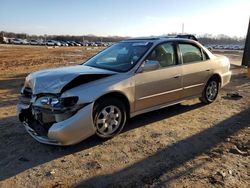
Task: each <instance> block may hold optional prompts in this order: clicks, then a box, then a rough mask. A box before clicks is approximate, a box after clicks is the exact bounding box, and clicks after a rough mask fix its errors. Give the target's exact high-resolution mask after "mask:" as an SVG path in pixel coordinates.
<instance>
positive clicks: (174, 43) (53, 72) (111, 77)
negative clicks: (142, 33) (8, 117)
mask: <svg viewBox="0 0 250 188" xmlns="http://www.w3.org/2000/svg"><path fill="white" fill-rule="evenodd" d="M229 69H230V62H229V60H228V58H226V57H224V56H215V55H213V54H212V53H211V52H210V51H209V50H207V49H206V48H205V47H203V46H202V45H201V44H199V43H198V42H196V41H194V40H189V39H180V38H172V39H171V38H138V39H128V40H125V41H122V42H119V43H117V44H114V45H112V46H111V47H109V48H107V49H105V50H104V51H102V52H100V53H98V54H97V55H95V56H94V57H92V58H90V59H89V60H88V61H87V62H85V63H84V64H82V65H76V66H72V67H64V68H56V69H48V70H42V71H38V72H35V73H32V74H30V75H28V76H27V77H26V80H25V83H24V87H23V88H22V91H21V96H20V102H19V104H18V105H17V114H18V117H19V119H20V121H21V122H22V123H23V125H24V127H25V128H26V130H27V132H28V133H29V134H30V135H31V136H32V137H33V138H35V139H36V140H37V141H39V142H41V143H45V144H53V145H71V144H76V143H78V142H81V141H82V140H84V139H86V138H88V137H90V136H91V135H93V134H96V135H98V136H99V137H102V138H110V137H113V136H115V135H117V134H118V133H119V132H121V130H122V129H123V127H124V125H125V123H126V120H127V119H129V118H131V117H134V116H136V115H138V114H142V113H145V112H149V111H152V110H156V109H160V108H164V107H166V106H170V105H173V104H177V103H180V102H182V101H183V100H186V99H191V98H195V97H199V98H200V100H201V101H202V102H203V103H205V104H209V103H212V102H213V101H214V100H215V99H216V97H217V95H218V91H219V89H220V87H223V86H225V85H226V84H227V83H229V81H230V78H231V72H230V71H229Z"/></svg>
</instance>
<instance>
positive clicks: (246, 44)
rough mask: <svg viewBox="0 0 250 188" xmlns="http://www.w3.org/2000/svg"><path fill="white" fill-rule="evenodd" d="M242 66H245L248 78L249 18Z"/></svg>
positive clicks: (249, 59) (249, 58)
mask: <svg viewBox="0 0 250 188" xmlns="http://www.w3.org/2000/svg"><path fill="white" fill-rule="evenodd" d="M242 65H245V66H247V70H248V77H249V78H250V18H249V23H248V31H247V36H246V42H245V48H244V53H243V58H242Z"/></svg>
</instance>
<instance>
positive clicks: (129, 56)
mask: <svg viewBox="0 0 250 188" xmlns="http://www.w3.org/2000/svg"><path fill="white" fill-rule="evenodd" d="M151 46H152V43H151V42H120V43H117V44H114V45H113V46H111V47H109V48H107V49H106V50H104V51H102V52H101V53H99V54H97V55H96V56H94V57H92V58H91V59H89V60H88V61H87V62H86V63H84V65H87V66H90V67H97V68H101V69H108V70H112V71H116V72H126V71H128V70H130V69H131V68H132V67H133V66H134V65H135V64H136V63H137V62H138V61H139V60H140V58H141V57H142V56H143V55H144V54H145V53H146V51H147V50H148V49H149V48H150V47H151Z"/></svg>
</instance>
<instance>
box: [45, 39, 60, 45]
mask: <svg viewBox="0 0 250 188" xmlns="http://www.w3.org/2000/svg"><path fill="white" fill-rule="evenodd" d="M45 44H46V45H47V46H61V43H60V42H58V41H56V40H47V41H46V42H45Z"/></svg>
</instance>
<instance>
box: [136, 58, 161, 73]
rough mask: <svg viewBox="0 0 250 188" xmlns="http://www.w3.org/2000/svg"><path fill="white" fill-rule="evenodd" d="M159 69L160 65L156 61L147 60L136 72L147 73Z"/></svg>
mask: <svg viewBox="0 0 250 188" xmlns="http://www.w3.org/2000/svg"><path fill="white" fill-rule="evenodd" d="M159 68H160V63H159V62H158V61H153V60H148V61H145V62H144V64H143V65H142V66H141V67H140V68H139V71H138V72H148V71H153V70H157V69H159Z"/></svg>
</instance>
